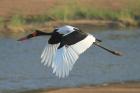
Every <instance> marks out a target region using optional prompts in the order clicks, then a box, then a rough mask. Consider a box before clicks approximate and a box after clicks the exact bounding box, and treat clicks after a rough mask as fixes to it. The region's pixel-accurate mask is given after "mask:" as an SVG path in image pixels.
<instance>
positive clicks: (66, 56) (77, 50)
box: [41, 35, 95, 78]
mask: <svg viewBox="0 0 140 93" xmlns="http://www.w3.org/2000/svg"><path fill="white" fill-rule="evenodd" d="M93 42H95V38H94V37H93V36H92V35H88V36H87V37H86V38H85V39H83V40H81V41H79V42H77V43H75V44H73V45H68V46H65V45H64V46H63V47H61V48H59V49H58V47H59V45H60V43H59V44H48V46H47V47H45V49H44V51H43V53H42V55H41V58H42V61H41V62H42V63H43V62H44V65H48V66H51V67H52V69H53V73H55V74H56V76H58V77H59V78H61V77H62V78H64V77H66V76H68V75H69V72H70V71H71V70H72V68H73V65H74V64H75V62H76V61H77V59H78V58H79V55H80V54H81V53H83V52H84V51H86V50H87V49H88V48H89V47H90V46H91V45H92V43H93Z"/></svg>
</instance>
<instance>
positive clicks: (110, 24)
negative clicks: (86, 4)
mask: <svg viewBox="0 0 140 93" xmlns="http://www.w3.org/2000/svg"><path fill="white" fill-rule="evenodd" d="M63 25H73V26H77V27H79V28H85V27H86V28H87V27H90V28H93V27H95V28H129V27H132V28H137V27H140V25H139V24H138V23H137V24H136V23H135V22H129V21H113V20H96V19H94V20H67V21H48V22H45V23H29V24H28V23H26V24H22V25H15V26H14V25H10V24H9V23H8V22H7V23H5V24H4V25H3V27H0V32H5V31H8V32H30V31H33V30H35V29H40V30H43V31H47V32H50V31H53V29H54V28H56V27H59V26H63Z"/></svg>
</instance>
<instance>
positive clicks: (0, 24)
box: [0, 17, 4, 28]
mask: <svg viewBox="0 0 140 93" xmlns="http://www.w3.org/2000/svg"><path fill="white" fill-rule="evenodd" d="M3 27H4V19H3V18H2V17H0V28H3Z"/></svg>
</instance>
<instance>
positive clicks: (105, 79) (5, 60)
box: [0, 29, 140, 93]
mask: <svg viewBox="0 0 140 93" xmlns="http://www.w3.org/2000/svg"><path fill="white" fill-rule="evenodd" d="M96 30H97V29H96ZM89 32H90V30H89ZM90 33H92V34H94V35H95V36H96V37H98V38H99V39H102V40H103V44H102V45H104V46H107V47H109V48H112V49H116V50H120V51H122V52H124V56H122V57H118V56H114V55H111V54H110V53H108V52H106V51H104V50H102V49H100V48H98V47H94V46H92V47H91V48H90V49H88V50H87V51H86V52H85V53H84V54H82V55H81V56H80V58H79V59H78V61H77V62H76V64H75V65H74V68H73V70H72V71H71V72H70V75H69V77H67V78H64V79H58V78H57V77H55V75H54V74H52V69H51V68H47V67H44V66H43V65H42V64H41V63H40V55H41V52H42V51H43V48H44V46H45V45H46V42H47V40H48V38H49V37H37V38H34V39H31V40H29V41H25V42H18V41H16V39H14V38H8V37H7V38H5V37H1V38H0V93H15V92H21V91H26V90H33V89H43V88H50V87H75V86H80V85H96V84H103V83H111V82H124V81H139V80H140V72H139V71H140V52H139V51H140V42H139V41H140V29H129V30H128V31H125V30H121V31H119V30H116V29H98V30H97V31H96V32H90ZM14 37H15V36H14Z"/></svg>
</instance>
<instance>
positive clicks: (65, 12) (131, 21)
mask: <svg viewBox="0 0 140 93" xmlns="http://www.w3.org/2000/svg"><path fill="white" fill-rule="evenodd" d="M47 1H49V0H47ZM44 2H45V1H44ZM48 5H49V6H51V7H47V9H46V10H45V8H43V9H42V10H45V11H42V12H40V13H39V14H38V13H37V14H35V13H33V15H31V14H30V15H28V14H26V13H25V14H23V13H19V14H13V15H11V18H10V20H9V23H8V25H10V26H13V27H20V26H22V25H24V24H29V23H31V24H35V23H39V24H42V23H46V22H48V21H53V20H55V21H64V22H68V21H70V20H83V19H84V20H111V21H117V22H121V23H123V24H125V25H126V26H130V25H133V26H136V25H139V24H140V7H139V6H140V0H115V1H114V0H56V1H54V2H51V4H49V3H48ZM19 10H20V9H18V11H19ZM40 11H41V10H40ZM14 12H15V11H14ZM28 12H29V11H28ZM36 12H38V11H36ZM2 26H3V18H2V17H0V27H2Z"/></svg>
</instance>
